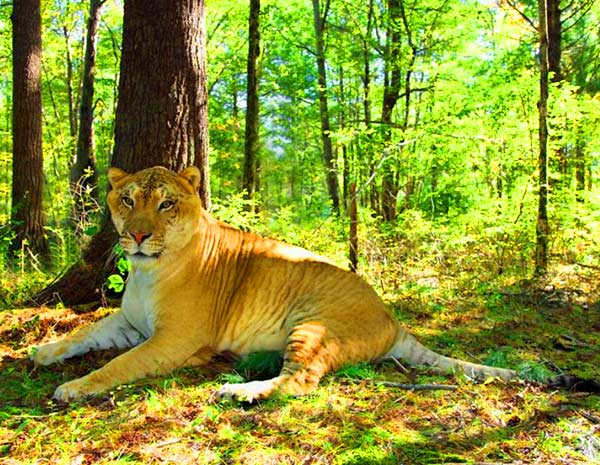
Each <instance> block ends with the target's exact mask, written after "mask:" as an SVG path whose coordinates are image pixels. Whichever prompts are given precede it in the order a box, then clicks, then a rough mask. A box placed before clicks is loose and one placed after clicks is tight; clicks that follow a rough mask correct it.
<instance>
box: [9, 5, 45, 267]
mask: <svg viewBox="0 0 600 465" xmlns="http://www.w3.org/2000/svg"><path fill="white" fill-rule="evenodd" d="M11 19H12V23H13V36H12V45H13V112H12V136H13V165H12V175H13V179H12V210H11V227H12V230H13V231H14V233H15V239H14V241H13V242H12V244H11V248H12V251H13V252H14V253H18V252H19V251H20V250H21V249H22V247H24V246H26V247H27V248H29V250H31V252H32V253H34V254H36V255H38V256H39V257H40V258H42V259H43V260H44V261H46V260H48V259H49V258H50V251H49V248H48V242H47V240H46V236H45V235H44V216H43V212H42V190H43V179H44V173H43V159H42V93H41V59H42V19H41V14H40V0H19V1H16V2H14V3H13V11H12V17H11Z"/></svg>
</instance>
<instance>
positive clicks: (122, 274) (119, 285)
mask: <svg viewBox="0 0 600 465" xmlns="http://www.w3.org/2000/svg"><path fill="white" fill-rule="evenodd" d="M113 253H114V254H115V257H116V267H117V271H118V273H113V274H111V275H109V276H108V277H107V278H106V287H107V288H108V289H110V290H111V291H113V292H115V293H116V294H121V293H122V292H123V291H124V290H125V280H126V278H127V275H128V274H129V272H130V271H131V262H130V261H129V260H128V259H127V256H126V255H125V251H124V250H123V248H122V247H121V246H120V245H119V244H116V245H115V246H114V247H113Z"/></svg>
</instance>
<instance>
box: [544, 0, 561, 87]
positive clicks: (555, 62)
mask: <svg viewBox="0 0 600 465" xmlns="http://www.w3.org/2000/svg"><path fill="white" fill-rule="evenodd" d="M561 13H562V12H561V9H560V0H546V17H547V22H546V28H547V37H548V72H549V73H551V74H552V77H551V79H552V82H554V83H556V82H561V81H562V80H563V75H562V69H561V66H560V60H561V56H562V43H561V39H562V21H561V19H560V16H561Z"/></svg>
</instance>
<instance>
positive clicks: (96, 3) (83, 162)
mask: <svg viewBox="0 0 600 465" xmlns="http://www.w3.org/2000/svg"><path fill="white" fill-rule="evenodd" d="M105 1H106V0H90V13H89V17H88V22H87V35H86V42H85V56H84V61H83V79H82V88H81V104H80V106H79V136H78V138H77V152H76V154H75V161H74V163H73V166H72V167H71V173H70V184H71V186H70V187H71V195H72V196H73V201H74V206H75V208H74V212H73V213H74V218H73V219H74V221H75V225H76V226H77V225H78V224H79V223H80V221H81V220H87V215H88V212H89V211H90V210H94V209H95V208H96V206H97V203H98V199H99V195H98V172H97V168H96V153H95V147H94V108H93V107H94V73H95V68H96V42H97V37H98V24H99V23H100V8H101V7H102V5H103V4H104V2H105Z"/></svg>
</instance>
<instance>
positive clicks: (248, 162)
mask: <svg viewBox="0 0 600 465" xmlns="http://www.w3.org/2000/svg"><path fill="white" fill-rule="evenodd" d="M248 26H249V27H248V29H249V32H248V36H249V41H248V64H247V94H246V95H247V97H246V100H247V103H246V134H245V135H246V138H245V143H244V177H243V185H242V187H243V189H244V190H245V198H246V199H248V200H252V199H253V198H254V193H255V192H256V191H257V179H256V175H257V168H258V150H259V135H258V131H259V124H260V115H259V100H258V77H259V69H258V58H259V56H260V0H250V17H249V20H248ZM250 209H252V208H250Z"/></svg>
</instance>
